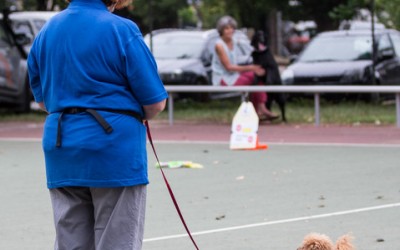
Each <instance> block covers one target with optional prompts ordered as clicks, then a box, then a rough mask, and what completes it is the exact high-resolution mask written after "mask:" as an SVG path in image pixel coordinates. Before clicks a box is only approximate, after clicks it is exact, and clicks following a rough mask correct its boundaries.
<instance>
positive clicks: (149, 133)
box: [144, 120, 199, 250]
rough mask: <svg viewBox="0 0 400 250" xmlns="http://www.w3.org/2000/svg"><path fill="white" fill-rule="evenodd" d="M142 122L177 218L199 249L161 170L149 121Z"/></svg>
mask: <svg viewBox="0 0 400 250" xmlns="http://www.w3.org/2000/svg"><path fill="white" fill-rule="evenodd" d="M144 124H145V125H146V128H147V137H148V138H149V142H150V145H151V147H152V149H153V152H154V155H155V157H156V159H157V162H158V165H159V166H160V170H161V173H162V176H163V178H164V182H165V185H166V186H167V189H168V192H169V195H170V196H171V199H172V202H173V203H174V205H175V209H176V211H177V212H178V214H179V218H180V219H181V221H182V224H183V226H184V227H185V230H186V232H187V234H188V235H189V237H190V239H191V240H192V242H193V245H194V246H195V247H196V249H197V250H199V247H198V246H197V244H196V242H195V241H194V239H193V236H192V234H191V233H190V230H189V228H188V226H187V225H186V222H185V219H184V218H183V215H182V212H181V209H180V208H179V205H178V202H177V201H176V199H175V195H174V192H172V188H171V186H170V185H169V182H168V180H167V177H166V176H165V174H164V170H163V169H162V167H161V164H160V160H159V159H158V155H157V152H156V149H155V147H154V144H153V139H152V138H151V132H150V126H149V122H148V121H147V120H145V121H144Z"/></svg>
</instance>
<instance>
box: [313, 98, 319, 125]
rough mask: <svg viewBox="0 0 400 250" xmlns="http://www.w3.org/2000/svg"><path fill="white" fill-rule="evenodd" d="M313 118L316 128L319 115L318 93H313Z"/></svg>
mask: <svg viewBox="0 0 400 250" xmlns="http://www.w3.org/2000/svg"><path fill="white" fill-rule="evenodd" d="M314 113H315V114H314V116H315V118H314V119H315V126H316V127H318V126H319V124H320V113H319V93H314Z"/></svg>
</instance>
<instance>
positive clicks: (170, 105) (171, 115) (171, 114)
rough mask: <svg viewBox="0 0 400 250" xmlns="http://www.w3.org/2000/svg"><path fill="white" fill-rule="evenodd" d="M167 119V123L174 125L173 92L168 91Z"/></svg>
mask: <svg viewBox="0 0 400 250" xmlns="http://www.w3.org/2000/svg"><path fill="white" fill-rule="evenodd" d="M168 121H169V125H170V126H172V125H174V93H172V92H169V93H168Z"/></svg>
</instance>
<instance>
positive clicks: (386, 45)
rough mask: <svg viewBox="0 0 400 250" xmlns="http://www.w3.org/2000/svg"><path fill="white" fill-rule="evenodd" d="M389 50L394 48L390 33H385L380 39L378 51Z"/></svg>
mask: <svg viewBox="0 0 400 250" xmlns="http://www.w3.org/2000/svg"><path fill="white" fill-rule="evenodd" d="M387 50H392V44H391V43H390V39H389V36H388V35H383V36H382V37H381V38H380V39H379V44H378V51H379V52H381V51H387Z"/></svg>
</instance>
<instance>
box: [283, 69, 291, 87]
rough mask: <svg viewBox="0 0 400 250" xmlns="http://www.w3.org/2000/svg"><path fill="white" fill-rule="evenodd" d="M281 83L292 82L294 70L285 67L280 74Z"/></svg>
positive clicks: (287, 83)
mask: <svg viewBox="0 0 400 250" xmlns="http://www.w3.org/2000/svg"><path fill="white" fill-rule="evenodd" d="M281 78H282V83H283V84H285V85H289V84H293V82H294V72H293V70H291V69H285V70H284V71H283V73H282V75H281Z"/></svg>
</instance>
